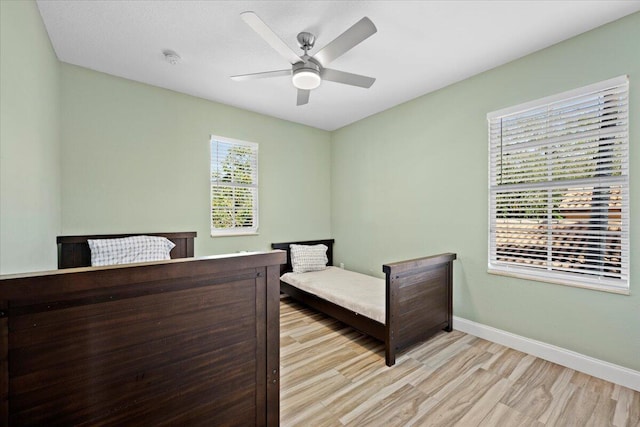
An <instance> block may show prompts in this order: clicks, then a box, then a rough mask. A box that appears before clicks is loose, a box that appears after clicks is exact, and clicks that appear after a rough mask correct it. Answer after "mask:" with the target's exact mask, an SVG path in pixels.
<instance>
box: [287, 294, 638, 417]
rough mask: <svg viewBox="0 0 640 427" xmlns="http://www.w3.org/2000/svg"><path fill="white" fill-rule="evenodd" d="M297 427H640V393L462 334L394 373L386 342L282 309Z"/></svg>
mask: <svg viewBox="0 0 640 427" xmlns="http://www.w3.org/2000/svg"><path fill="white" fill-rule="evenodd" d="M280 338H281V349H280V352H281V361H280V362H281V378H280V380H281V386H280V396H281V404H280V405H281V412H280V424H281V425H282V426H284V427H288V426H314V427H315V426H319V427H324V426H326V427H334V426H335V427H343V426H384V427H387V426H403V427H404V426H421V427H422V426H453V427H476V426H480V427H495V426H506V427H511V426H518V427H520V426H524V427H527V426H531V427H540V426H554V427H555V426H558V427H565V426H572V425H575V426H580V427H583V426H593V427H600V426H604V427H606V426H613V427H640V393H639V392H637V391H634V390H631V389H628V388H625V387H622V386H619V385H614V384H611V383H609V382H607V381H603V380H601V379H598V378H594V377H591V376H589V375H586V374H583V373H579V372H576V371H574V370H572V369H569V368H565V367H562V366H559V365H556V364H554V363H551V362H548V361H545V360H542V359H539V358H536V357H534V356H531V355H528V354H524V353H521V352H518V351H516V350H513V349H510V348H507V347H504V346H501V345H499V344H496V343H491V342H489V341H486V340H482V339H480V338H477V337H473V336H471V335H467V334H464V333H462V332H459V331H453V332H451V333H444V332H443V333H440V334H437V335H436V336H435V337H433V338H432V339H430V340H428V341H426V342H424V343H422V344H420V345H418V346H415V347H412V348H411V349H410V350H408V351H405V352H401V353H400V354H399V355H398V358H397V363H396V365H395V366H393V367H391V368H389V367H387V366H386V365H385V363H384V349H383V346H382V344H381V343H380V342H378V341H376V340H374V339H372V338H370V337H367V336H365V335H362V334H361V333H359V332H357V331H355V330H353V329H351V328H349V327H346V326H345V325H342V324H341V323H339V322H336V321H335V320H334V319H328V318H327V317H325V316H324V315H322V314H319V313H316V312H314V311H313V310H310V309H308V308H305V307H303V306H301V305H299V304H297V303H295V302H293V301H292V300H290V299H289V298H284V299H281V323H280Z"/></svg>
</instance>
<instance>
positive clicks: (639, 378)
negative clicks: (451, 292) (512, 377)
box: [453, 316, 640, 391]
mask: <svg viewBox="0 0 640 427" xmlns="http://www.w3.org/2000/svg"><path fill="white" fill-rule="evenodd" d="M453 328H454V329H456V330H458V331H461V332H465V333H467V334H470V335H474V336H476V337H478V338H483V339H486V340H488V341H492V342H495V343H498V344H502V345H504V346H507V347H511V348H513V349H515V350H518V351H522V352H524V353H528V354H531V355H533V356H536V357H539V358H541V359H544V360H548V361H550V362H553V363H557V364H558V365H562V366H566V367H567V368H571V369H575V370H576V371H580V372H584V373H585V374H588V375H591V376H594V377H597V378H601V379H603V380H606V381H610V382H612V383H614V384H620V385H621V386H624V387H628V388H630V389H633V390H636V391H640V372H638V371H634V370H633V369H629V368H625V367H624V366H619V365H614V364H613V363H609V362H605V361H604V360H599V359H595V358H593V357H589V356H585V355H584V354H580V353H576V352H575V351H571V350H567V349H566V348H562V347H557V346H555V345H551V344H547V343H544V342H542V341H536V340H532V339H529V338H526V337H523V336H520V335H516V334H512V333H511V332H507V331H503V330H501V329H496V328H493V327H491V326H487V325H483V324H482V323H477V322H473V321H471V320H467V319H463V318H461V317H457V316H453Z"/></svg>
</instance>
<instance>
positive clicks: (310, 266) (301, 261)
mask: <svg viewBox="0 0 640 427" xmlns="http://www.w3.org/2000/svg"><path fill="white" fill-rule="evenodd" d="M289 249H290V250H291V266H292V267H293V272H294V273H304V272H307V271H319V270H324V269H325V268H327V262H329V259H328V258H327V249H328V248H327V247H326V246H325V245H289Z"/></svg>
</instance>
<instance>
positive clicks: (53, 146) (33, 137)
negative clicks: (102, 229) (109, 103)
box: [0, 1, 60, 274]
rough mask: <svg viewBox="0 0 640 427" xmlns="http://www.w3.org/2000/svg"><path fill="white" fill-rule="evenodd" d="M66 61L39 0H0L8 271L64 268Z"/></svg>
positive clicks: (0, 161)
mask: <svg viewBox="0 0 640 427" xmlns="http://www.w3.org/2000/svg"><path fill="white" fill-rule="evenodd" d="M59 136H60V135H59V72H58V60H57V58H56V56H55V53H54V52H53V49H52V47H51V43H50V42H49V37H48V35H47V33H46V31H45V29H44V25H43V23H42V19H41V17H40V12H39V11H38V8H37V6H36V4H35V2H18V1H0V274H9V273H17V272H24V271H38V270H49V269H53V268H56V264H57V261H56V243H55V242H56V235H57V234H58V232H59V231H60V155H59V147H60V139H59Z"/></svg>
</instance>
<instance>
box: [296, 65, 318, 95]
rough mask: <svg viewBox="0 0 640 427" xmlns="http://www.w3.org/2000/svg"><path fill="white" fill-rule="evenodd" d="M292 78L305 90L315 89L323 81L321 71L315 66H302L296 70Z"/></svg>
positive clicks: (298, 86) (299, 87)
mask: <svg viewBox="0 0 640 427" xmlns="http://www.w3.org/2000/svg"><path fill="white" fill-rule="evenodd" d="M291 80H292V82H293V85H294V86H295V87H297V88H298V89H303V90H311V89H315V88H317V87H318V86H320V83H321V82H322V79H321V78H320V72H319V71H317V70H314V69H313V68H300V69H298V70H295V71H294V72H293V76H292V77H291Z"/></svg>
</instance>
